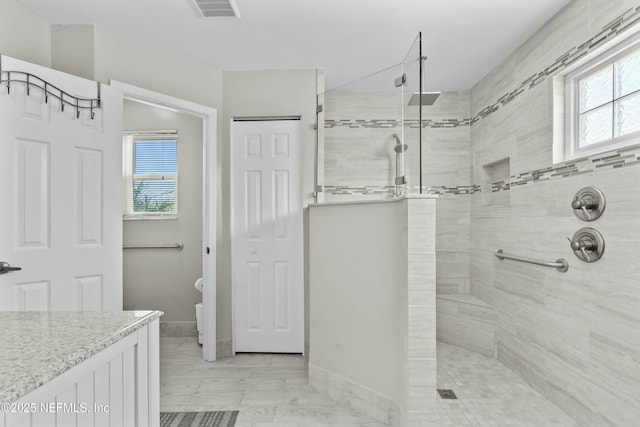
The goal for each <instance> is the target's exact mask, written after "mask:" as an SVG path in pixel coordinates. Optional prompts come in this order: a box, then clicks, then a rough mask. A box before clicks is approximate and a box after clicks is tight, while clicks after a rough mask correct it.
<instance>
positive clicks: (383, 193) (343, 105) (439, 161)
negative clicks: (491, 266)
mask: <svg viewBox="0 0 640 427" xmlns="http://www.w3.org/2000/svg"><path fill="white" fill-rule="evenodd" d="M401 97H402V94H401V93H400V92H399V91H386V92H384V91H382V92H370V91H369V92H364V91H362V92H357V91H351V92H349V91H342V92H327V93H326V94H325V106H324V111H325V162H324V168H325V169H324V174H325V184H326V185H325V201H327V202H331V201H339V200H356V199H363V198H382V197H391V196H392V194H393V187H392V183H393V178H394V176H395V152H394V151H393V147H394V145H395V142H394V141H393V140H392V138H391V135H392V134H394V133H395V134H398V135H399V136H401V137H402V131H403V130H404V141H403V143H406V144H407V145H408V146H409V148H408V150H407V152H406V158H405V162H406V170H407V177H408V182H409V186H410V191H411V192H418V185H419V178H418V169H419V167H418V165H419V163H418V162H419V157H418V138H419V134H418V107H417V106H406V105H405V108H404V122H403V119H402V98H401ZM407 102H408V96H407V95H406V94H405V99H404V103H405V104H406V103H407ZM469 109H470V97H469V92H445V93H443V94H442V95H441V96H440V97H439V98H438V100H437V101H436V103H435V104H434V105H433V106H425V107H423V119H424V120H423V128H424V131H423V161H422V164H423V187H424V191H429V192H431V193H437V194H439V195H440V196H439V198H438V200H437V202H436V211H437V212H436V230H437V232H436V239H437V240H436V248H437V263H438V264H437V267H436V274H437V286H438V289H437V291H438V292H440V293H443V292H444V293H459V292H462V293H468V292H469V284H470V282H469V259H470V257H469V234H470V229H469V227H470V217H469V197H470V192H471V191H472V187H471V186H470V160H469V132H470V127H469V123H470V120H469V119H468V117H469ZM403 124H404V125H403Z"/></svg>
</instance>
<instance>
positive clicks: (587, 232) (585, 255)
mask: <svg viewBox="0 0 640 427" xmlns="http://www.w3.org/2000/svg"><path fill="white" fill-rule="evenodd" d="M567 240H569V247H570V248H571V250H572V251H573V253H574V255H575V256H576V257H578V258H579V259H580V260H581V261H584V262H595V261H598V260H599V259H600V258H601V257H602V254H604V238H603V237H602V234H600V232H598V230H596V229H594V228H591V227H585V228H581V229H580V230H578V231H576V233H575V234H574V235H573V238H570V237H567Z"/></svg>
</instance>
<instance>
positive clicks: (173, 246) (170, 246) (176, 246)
mask: <svg viewBox="0 0 640 427" xmlns="http://www.w3.org/2000/svg"><path fill="white" fill-rule="evenodd" d="M122 249H177V250H179V251H181V250H183V249H184V244H182V243H174V244H168V245H124V246H122Z"/></svg>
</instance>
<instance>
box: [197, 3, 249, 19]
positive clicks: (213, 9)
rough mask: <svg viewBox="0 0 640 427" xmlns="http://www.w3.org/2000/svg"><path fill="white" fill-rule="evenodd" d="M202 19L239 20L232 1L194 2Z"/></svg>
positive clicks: (236, 9)
mask: <svg viewBox="0 0 640 427" xmlns="http://www.w3.org/2000/svg"><path fill="white" fill-rule="evenodd" d="M195 3H196V6H198V10H199V11H200V13H201V14H202V16H203V17H204V18H240V13H238V7H237V6H236V4H235V2H234V1H233V0H195Z"/></svg>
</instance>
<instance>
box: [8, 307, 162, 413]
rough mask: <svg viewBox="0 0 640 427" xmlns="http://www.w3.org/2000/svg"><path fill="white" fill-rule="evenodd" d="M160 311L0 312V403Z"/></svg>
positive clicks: (65, 368)
mask: <svg viewBox="0 0 640 427" xmlns="http://www.w3.org/2000/svg"><path fill="white" fill-rule="evenodd" d="M162 314H163V313H162V312H161V311H82V312H79V311H75V312H71V311H49V312H45V311H3V312H0V326H1V327H2V329H1V332H2V335H3V336H2V345H1V346H0V403H11V402H15V401H16V400H18V399H20V398H21V397H23V396H25V395H26V394H27V393H29V392H31V391H33V390H35V389H36V388H38V387H40V386H42V385H44V384H46V383H47V382H49V381H51V380H52V379H53V378H55V377H57V376H58V375H60V374H62V373H64V372H66V371H68V370H69V369H71V368H73V367H74V366H76V365H78V364H80V363H81V362H83V361H84V360H86V359H88V358H90V357H91V356H93V355H94V354H96V353H98V352H100V351H102V350H104V349H105V348H107V347H108V346H109V345H111V344H113V343H115V342H117V341H119V340H121V339H122V338H124V337H126V336H127V335H129V334H131V333H132V332H134V331H136V330H137V329H139V328H141V327H143V326H144V325H146V324H148V323H150V322H152V321H153V320H155V319H158V318H159V317H160V316H162Z"/></svg>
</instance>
